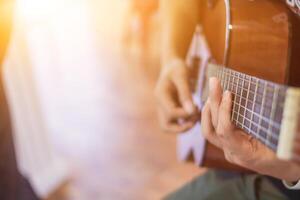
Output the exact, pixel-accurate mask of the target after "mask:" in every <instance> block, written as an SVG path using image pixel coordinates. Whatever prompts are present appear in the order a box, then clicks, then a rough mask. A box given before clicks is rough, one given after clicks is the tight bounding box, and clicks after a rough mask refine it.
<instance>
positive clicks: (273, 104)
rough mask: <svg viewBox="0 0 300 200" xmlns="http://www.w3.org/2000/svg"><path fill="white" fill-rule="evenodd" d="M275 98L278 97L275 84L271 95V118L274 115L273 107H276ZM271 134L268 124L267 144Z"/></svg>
mask: <svg viewBox="0 0 300 200" xmlns="http://www.w3.org/2000/svg"><path fill="white" fill-rule="evenodd" d="M277 98H278V87H276V86H275V88H274V93H273V97H272V109H271V115H270V119H271V120H273V119H274V117H275V108H276V104H277ZM271 134H272V130H271V124H269V127H268V131H267V144H269V143H270V142H271Z"/></svg>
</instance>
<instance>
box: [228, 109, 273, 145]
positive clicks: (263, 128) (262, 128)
mask: <svg viewBox="0 0 300 200" xmlns="http://www.w3.org/2000/svg"><path fill="white" fill-rule="evenodd" d="M233 112H234V113H236V114H237V115H239V116H242V115H241V114H240V113H237V112H236V111H233ZM245 120H247V121H249V122H250V119H248V118H247V117H246V118H245ZM253 124H254V125H255V126H257V128H258V127H260V129H261V130H263V131H265V132H267V131H268V129H266V128H265V127H263V126H261V125H259V124H257V123H253ZM244 128H246V126H244ZM247 128H248V127H247ZM270 136H271V137H272V138H274V139H276V140H277V139H279V135H277V134H276V133H275V134H273V133H271V135H270ZM265 139H266V138H265Z"/></svg>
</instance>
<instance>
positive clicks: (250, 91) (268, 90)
mask: <svg viewBox="0 0 300 200" xmlns="http://www.w3.org/2000/svg"><path fill="white" fill-rule="evenodd" d="M229 70H230V71H234V70H231V69H229ZM234 72H235V71H234ZM238 74H241V75H245V74H243V73H239V72H236V74H233V76H235V77H236V78H239V75H238ZM252 78H255V77H252ZM255 79H256V80H257V81H258V79H257V78H255ZM259 80H260V81H262V82H263V83H265V84H266V83H267V81H264V80H261V79H259ZM248 82H249V84H252V83H253V82H252V81H248ZM271 84H272V85H274V86H277V87H279V85H277V84H274V83H271ZM238 87H239V88H241V86H238ZM266 91H267V92H272V93H273V92H274V91H273V90H270V89H268V88H266ZM249 93H251V94H253V95H255V94H254V93H256V95H257V96H260V97H262V94H260V93H257V91H256V92H253V91H252V90H251V88H250V90H249ZM279 106H281V107H283V103H281V104H279Z"/></svg>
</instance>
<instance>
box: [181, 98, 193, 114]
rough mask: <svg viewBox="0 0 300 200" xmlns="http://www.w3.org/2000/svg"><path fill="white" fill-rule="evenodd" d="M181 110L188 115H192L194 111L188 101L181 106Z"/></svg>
mask: <svg viewBox="0 0 300 200" xmlns="http://www.w3.org/2000/svg"><path fill="white" fill-rule="evenodd" d="M183 108H184V110H185V111H186V112H187V113H189V114H193V112H194V109H195V107H194V104H193V103H192V102H190V101H186V102H185V103H184V105H183Z"/></svg>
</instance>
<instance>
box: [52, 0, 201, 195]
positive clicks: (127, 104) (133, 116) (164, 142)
mask: <svg viewBox="0 0 300 200" xmlns="http://www.w3.org/2000/svg"><path fill="white" fill-rule="evenodd" d="M101 2H102V4H104V2H107V1H99V2H98V4H101ZM118 3H119V1H117V0H115V1H111V4H112V5H97V6H96V5H95V7H96V8H97V10H98V11H99V9H98V8H102V10H103V12H101V11H99V12H97V13H102V14H101V15H102V16H100V14H96V16H95V18H96V20H95V24H96V26H99V29H97V30H98V33H97V34H98V35H99V36H101V37H99V45H98V50H97V51H98V52H99V65H98V67H97V68H95V69H92V68H87V69H85V70H94V71H90V74H93V77H94V78H93V80H94V83H96V84H94V85H93V86H92V88H89V89H90V91H89V92H86V91H83V92H82V95H79V97H78V98H80V100H78V99H77V102H78V104H76V110H75V111H74V110H73V111H72V112H74V113H73V118H74V120H73V122H72V123H73V124H72V128H73V129H72V131H70V130H68V133H66V134H64V135H61V134H59V135H58V134H57V135H54V141H56V146H57V149H58V150H59V151H60V152H61V154H63V155H64V156H65V157H66V158H67V159H68V161H69V163H70V167H71V177H70V180H69V181H68V183H67V184H66V185H65V187H62V188H61V189H60V190H59V191H58V192H56V193H55V194H53V196H52V197H51V198H49V200H91V199H93V200H97V199H125V200H126V199H130V200H132V199H151V200H152V199H160V198H161V197H163V196H164V195H166V194H168V193H169V192H171V191H174V190H175V189H177V188H179V187H180V186H182V185H183V184H184V183H186V182H187V181H189V180H191V179H192V178H193V177H195V176H197V175H199V174H200V173H201V170H199V169H197V168H196V167H194V166H193V165H191V164H184V163H178V161H177V159H176V137H175V135H172V134H166V133H163V132H162V131H161V130H160V128H159V125H158V122H157V119H156V109H155V99H154V96H153V89H154V86H155V81H156V79H157V74H158V71H159V65H158V62H157V60H152V61H151V63H148V66H147V67H145V66H143V65H141V64H138V63H137V62H135V60H136V59H135V58H134V56H133V57H132V56H131V57H130V56H128V55H127V56H126V57H125V56H124V54H122V53H121V52H122V51H121V50H120V49H121V43H119V41H120V40H117V41H116V40H115V39H114V38H113V36H114V34H115V35H118V34H120V33H115V32H114V31H117V29H116V30H115V29H114V28H112V29H111V31H112V32H113V33H112V34H111V36H110V35H109V34H106V33H105V32H103V30H106V31H107V27H100V24H102V21H103V19H109V18H106V16H103V15H108V14H109V12H107V11H106V12H105V10H106V7H107V6H110V7H114V8H117V7H118V5H117V4H118ZM105 6H106V7H105ZM107 9H108V8H107ZM118 9H120V10H121V9H122V7H120V8H118ZM95 13H96V12H95ZM113 20H114V22H116V23H117V22H119V23H121V18H115V19H113ZM118 20H119V21H118ZM106 23H107V24H110V23H109V22H106ZM101 34H102V35H101ZM102 36H103V37H102ZM103 38H105V39H103ZM85 74H86V73H85ZM78 77H80V74H78ZM76 92H77V93H78V91H76ZM83 95H84V96H83ZM72 133H73V134H72Z"/></svg>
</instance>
